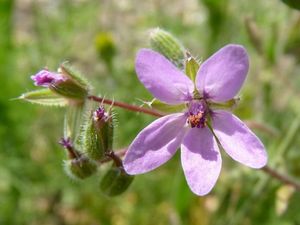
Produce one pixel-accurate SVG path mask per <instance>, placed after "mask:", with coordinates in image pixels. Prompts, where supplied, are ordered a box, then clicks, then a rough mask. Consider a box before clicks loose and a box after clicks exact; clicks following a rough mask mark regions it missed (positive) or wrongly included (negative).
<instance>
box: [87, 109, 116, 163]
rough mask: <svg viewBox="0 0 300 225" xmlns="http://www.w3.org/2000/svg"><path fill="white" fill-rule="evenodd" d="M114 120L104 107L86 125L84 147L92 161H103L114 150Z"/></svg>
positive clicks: (94, 113)
mask: <svg viewBox="0 0 300 225" xmlns="http://www.w3.org/2000/svg"><path fill="white" fill-rule="evenodd" d="M113 128H114V127H113V118H112V115H111V112H110V111H109V112H106V111H105V109H104V107H103V106H100V107H99V108H98V109H97V110H95V111H94V112H93V114H92V116H91V118H90V119H89V120H88V121H87V123H86V125H85V128H84V129H85V132H84V139H83V146H84V149H85V151H86V153H87V155H88V157H90V158H91V159H94V160H101V159H103V158H104V157H105V153H107V152H109V151H111V150H112V143H113Z"/></svg>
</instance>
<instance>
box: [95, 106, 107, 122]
mask: <svg viewBox="0 0 300 225" xmlns="http://www.w3.org/2000/svg"><path fill="white" fill-rule="evenodd" d="M93 119H94V121H99V120H103V121H105V122H106V121H107V120H108V119H109V115H108V113H107V112H105V109H104V107H103V105H100V106H99V107H98V108H97V109H96V110H95V111H94V112H93Z"/></svg>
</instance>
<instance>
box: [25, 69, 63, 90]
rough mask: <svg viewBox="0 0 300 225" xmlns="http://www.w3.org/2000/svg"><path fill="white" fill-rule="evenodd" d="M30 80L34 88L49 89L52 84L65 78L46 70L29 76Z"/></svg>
mask: <svg viewBox="0 0 300 225" xmlns="http://www.w3.org/2000/svg"><path fill="white" fill-rule="evenodd" d="M31 79H32V80H33V81H34V85H36V86H42V87H49V85H51V84H52V83H54V82H60V81H64V80H65V79H66V78H64V77H63V76H62V75H61V74H57V73H53V72H50V71H48V70H41V71H40V72H38V73H37V74H35V75H33V76H31Z"/></svg>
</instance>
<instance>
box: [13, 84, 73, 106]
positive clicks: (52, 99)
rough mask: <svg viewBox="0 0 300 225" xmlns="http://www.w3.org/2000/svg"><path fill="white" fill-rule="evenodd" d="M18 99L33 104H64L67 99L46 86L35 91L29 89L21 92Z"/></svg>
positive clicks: (66, 103)
mask: <svg viewBox="0 0 300 225" xmlns="http://www.w3.org/2000/svg"><path fill="white" fill-rule="evenodd" d="M18 99H22V100H25V101H27V102H31V103H34V104H39V105H44V106H61V107H63V106H66V105H68V101H67V99H65V98H63V97H61V96H59V95H57V94H55V93H53V92H52V91H50V90H49V89H48V88H43V89H39V90H35V91H29V92H26V93H24V94H22V95H21V96H20V97H19V98H18Z"/></svg>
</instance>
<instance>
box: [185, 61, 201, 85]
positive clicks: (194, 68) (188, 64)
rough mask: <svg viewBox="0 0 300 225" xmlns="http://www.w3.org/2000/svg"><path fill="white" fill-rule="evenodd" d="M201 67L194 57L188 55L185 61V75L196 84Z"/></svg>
mask: <svg viewBox="0 0 300 225" xmlns="http://www.w3.org/2000/svg"><path fill="white" fill-rule="evenodd" d="M199 67H200V65H199V64H198V62H197V61H196V59H195V58H194V57H192V56H191V55H188V57H187V59H186V60H185V74H186V75H187V76H188V77H189V78H190V79H191V80H192V81H193V82H194V81H195V77H196V75H197V72H198V70H199Z"/></svg>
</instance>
